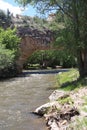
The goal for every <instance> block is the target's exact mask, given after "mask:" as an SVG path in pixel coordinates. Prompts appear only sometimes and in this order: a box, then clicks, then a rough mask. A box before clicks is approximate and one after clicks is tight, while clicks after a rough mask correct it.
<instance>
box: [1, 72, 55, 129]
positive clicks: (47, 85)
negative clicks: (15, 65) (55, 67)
mask: <svg viewBox="0 0 87 130" xmlns="http://www.w3.org/2000/svg"><path fill="white" fill-rule="evenodd" d="M35 72H36V71H35ZM55 75H56V73H34V72H33V73H28V72H24V73H23V75H21V76H19V77H16V78H12V79H9V80H5V81H0V130H47V128H46V126H45V121H44V119H42V118H40V117H38V116H36V115H34V114H32V111H34V110H35V109H36V108H37V107H39V106H40V105H42V104H44V103H46V102H48V96H49V95H50V94H51V93H52V91H53V89H54V86H55Z"/></svg>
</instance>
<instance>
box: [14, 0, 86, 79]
mask: <svg viewBox="0 0 87 130" xmlns="http://www.w3.org/2000/svg"><path fill="white" fill-rule="evenodd" d="M16 1H18V2H19V4H22V5H23V6H26V5H27V4H29V3H31V4H33V5H36V6H37V8H38V10H39V11H40V12H45V11H52V10H56V12H62V14H64V15H65V18H64V23H65V29H64V30H63V38H64V39H63V38H62V41H61V43H62V42H63V43H65V44H66V47H67V46H68V48H70V50H72V52H73V51H74V54H75V55H76V57H77V61H78V68H79V72H80V76H81V77H85V76H87V1H86V0H32V1H31V0H16ZM65 36H66V37H65ZM67 39H68V40H69V41H68V40H67Z"/></svg>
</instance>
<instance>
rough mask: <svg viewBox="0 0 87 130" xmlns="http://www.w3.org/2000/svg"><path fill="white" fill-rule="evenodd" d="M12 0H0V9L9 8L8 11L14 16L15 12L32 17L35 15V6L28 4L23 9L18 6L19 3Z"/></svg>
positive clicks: (5, 9)
mask: <svg viewBox="0 0 87 130" xmlns="http://www.w3.org/2000/svg"><path fill="white" fill-rule="evenodd" d="M14 1H15V0H0V9H2V10H4V11H7V9H9V11H10V12H11V13H13V15H14V16H15V15H16V14H21V15H28V16H32V17H33V16H35V15H37V12H36V10H35V8H33V7H32V6H30V5H29V6H28V7H26V9H25V10H24V9H23V8H22V7H19V5H18V4H17V3H15V2H14Z"/></svg>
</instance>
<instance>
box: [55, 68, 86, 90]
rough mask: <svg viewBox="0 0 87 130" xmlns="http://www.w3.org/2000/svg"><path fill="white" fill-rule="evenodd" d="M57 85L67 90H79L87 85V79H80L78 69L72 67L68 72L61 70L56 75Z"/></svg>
mask: <svg viewBox="0 0 87 130" xmlns="http://www.w3.org/2000/svg"><path fill="white" fill-rule="evenodd" d="M56 79H57V80H56V81H57V82H56V87H57V88H58V89H62V90H65V91H72V90H77V89H79V88H81V87H84V86H86V85H87V79H86V78H85V79H79V72H78V70H77V69H71V70H70V71H68V72H63V73H62V72H61V73H59V74H58V75H57V77H56Z"/></svg>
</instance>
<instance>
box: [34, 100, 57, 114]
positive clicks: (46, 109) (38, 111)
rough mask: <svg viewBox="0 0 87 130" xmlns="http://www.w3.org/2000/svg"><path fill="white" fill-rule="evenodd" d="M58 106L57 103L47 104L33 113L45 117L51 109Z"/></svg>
mask: <svg viewBox="0 0 87 130" xmlns="http://www.w3.org/2000/svg"><path fill="white" fill-rule="evenodd" d="M55 105H58V102H57V101H54V102H49V103H47V104H44V105H42V106H40V107H38V108H37V109H36V110H35V111H34V112H33V113H34V114H37V115H40V116H43V115H44V114H46V113H47V112H48V111H50V109H51V108H52V106H55Z"/></svg>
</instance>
